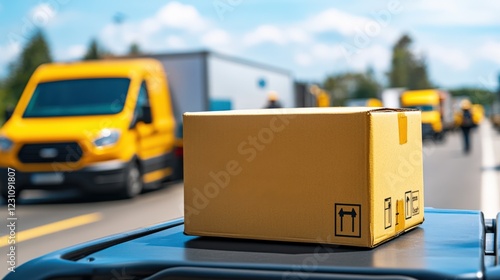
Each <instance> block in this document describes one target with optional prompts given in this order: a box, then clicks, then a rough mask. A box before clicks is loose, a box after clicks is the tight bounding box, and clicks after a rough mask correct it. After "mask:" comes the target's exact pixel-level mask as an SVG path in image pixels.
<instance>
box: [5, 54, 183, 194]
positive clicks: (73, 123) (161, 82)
mask: <svg viewBox="0 0 500 280" xmlns="http://www.w3.org/2000/svg"><path fill="white" fill-rule="evenodd" d="M174 130H175V119H174V114H173V109H172V106H171V100H170V93H169V90H168V84H167V80H166V76H165V74H164V72H163V68H162V65H161V64H160V63H159V62H158V61H156V60H154V59H130V60H112V61H109V60H108V61H90V62H75V63H55V64H45V65H42V66H40V67H38V68H37V70H36V71H35V73H34V74H33V75H32V77H31V78H30V80H29V82H28V84H27V86H26V88H25V90H24V92H23V94H22V96H21V99H20V100H19V102H18V104H17V106H16V108H15V110H14V112H13V114H12V116H11V117H10V118H9V120H8V121H7V122H6V123H5V125H4V126H3V127H2V129H1V130H0V174H1V175H0V184H2V185H1V195H2V196H3V197H4V198H7V197H8V196H9V194H10V193H9V190H7V186H6V185H5V184H3V183H5V182H7V177H6V176H7V172H6V170H7V168H13V169H15V170H16V194H17V195H19V194H20V192H21V191H22V190H25V189H49V190H54V189H67V188H75V187H76V188H78V189H79V190H80V191H83V192H86V193H92V194H97V193H106V194H115V195H117V196H120V197H123V198H131V197H134V196H136V195H137V194H139V193H140V192H141V191H142V190H143V188H154V187H157V186H159V183H160V182H161V181H163V180H165V179H167V178H168V177H169V176H171V175H172V173H173V170H172V169H173V167H174V161H175V155H174V144H175V143H174V141H175V131H174ZM10 195H11V194H10Z"/></svg>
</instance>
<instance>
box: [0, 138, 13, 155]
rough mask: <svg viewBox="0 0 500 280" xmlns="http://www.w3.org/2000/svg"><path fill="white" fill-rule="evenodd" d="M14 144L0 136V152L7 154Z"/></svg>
mask: <svg viewBox="0 0 500 280" xmlns="http://www.w3.org/2000/svg"><path fill="white" fill-rule="evenodd" d="M13 145H14V142H12V140H10V139H9V138H7V137H5V136H0V152H8V151H10V149H12V146H13Z"/></svg>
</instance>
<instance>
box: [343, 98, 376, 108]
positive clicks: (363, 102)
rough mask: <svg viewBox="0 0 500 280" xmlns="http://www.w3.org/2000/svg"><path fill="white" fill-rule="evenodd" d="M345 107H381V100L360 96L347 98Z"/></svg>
mask: <svg viewBox="0 0 500 280" xmlns="http://www.w3.org/2000/svg"><path fill="white" fill-rule="evenodd" d="M346 106H347V107H383V105H382V101H380V99H377V98H360V99H350V100H347V103H346Z"/></svg>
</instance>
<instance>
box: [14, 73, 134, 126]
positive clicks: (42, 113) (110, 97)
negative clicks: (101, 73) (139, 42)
mask: <svg viewBox="0 0 500 280" xmlns="http://www.w3.org/2000/svg"><path fill="white" fill-rule="evenodd" d="M129 84H130V79H127V78H98V79H78V80H64V81H55V82H46V83H40V84H38V85H37V87H36V89H35V92H34V93H33V96H32V97H31V100H30V102H29V103H28V106H27V107H26V110H25V111H24V114H23V118H37V117H38V118H39V117H63V116H88V115H111V114H116V113H119V112H121V111H122V110H123V107H124V105H125V99H126V97H127V91H128V87H129Z"/></svg>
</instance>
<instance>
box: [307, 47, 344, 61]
mask: <svg viewBox="0 0 500 280" xmlns="http://www.w3.org/2000/svg"><path fill="white" fill-rule="evenodd" d="M311 54H312V55H313V56H314V58H316V59H317V60H319V61H325V60H329V61H333V60H337V59H339V58H341V57H342V56H343V54H342V52H341V50H340V49H339V47H338V46H337V45H327V44H322V43H316V44H314V45H313V46H312V48H311Z"/></svg>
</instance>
